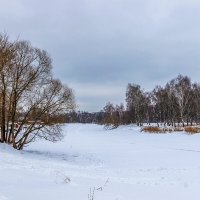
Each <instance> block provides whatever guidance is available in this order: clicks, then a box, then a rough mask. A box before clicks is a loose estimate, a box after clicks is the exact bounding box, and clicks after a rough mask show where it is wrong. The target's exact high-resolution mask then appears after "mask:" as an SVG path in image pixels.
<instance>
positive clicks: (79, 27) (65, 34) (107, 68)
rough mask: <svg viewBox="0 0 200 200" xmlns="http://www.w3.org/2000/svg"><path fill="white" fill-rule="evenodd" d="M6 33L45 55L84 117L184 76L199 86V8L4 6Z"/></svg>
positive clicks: (6, 2) (112, 2)
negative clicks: (132, 88) (130, 90)
mask: <svg viewBox="0 0 200 200" xmlns="http://www.w3.org/2000/svg"><path fill="white" fill-rule="evenodd" d="M0 25H1V26H0V27H1V29H0V31H1V32H4V31H6V32H7V33H8V34H9V35H10V37H11V38H13V39H16V38H17V37H18V36H19V37H20V39H25V40H30V41H31V42H32V44H33V45H34V46H37V47H40V48H43V49H46V50H47V51H48V52H49V53H50V55H51V57H52V59H53V66H54V69H53V71H54V74H55V76H56V77H57V78H60V79H61V80H62V81H63V82H64V83H66V84H68V86H69V87H71V88H73V89H74V91H75V94H76V100H77V104H78V105H79V109H80V110H86V111H99V110H100V109H101V108H102V107H103V106H104V105H105V104H106V102H108V101H111V102H113V103H120V102H124V99H125V92H126V86H127V84H128V83H137V84H140V85H141V86H142V88H144V89H146V90H151V89H153V88H154V86H155V85H158V84H161V85H164V84H165V83H166V82H167V81H168V80H170V79H171V78H174V77H176V76H177V75H178V74H180V73H181V74H183V75H188V76H190V77H191V79H192V80H193V81H199V82H200V1H199V0H0Z"/></svg>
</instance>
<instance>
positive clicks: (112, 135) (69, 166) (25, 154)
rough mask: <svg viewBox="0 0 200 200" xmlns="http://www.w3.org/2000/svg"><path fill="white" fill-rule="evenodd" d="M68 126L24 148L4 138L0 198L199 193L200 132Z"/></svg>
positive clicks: (134, 198)
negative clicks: (54, 137) (53, 138)
mask: <svg viewBox="0 0 200 200" xmlns="http://www.w3.org/2000/svg"><path fill="white" fill-rule="evenodd" d="M63 129H64V133H65V138H64V139H63V140H62V141H60V142H57V143H51V142H48V141H37V142H35V143H32V144H31V145H30V146H28V147H26V148H25V149H24V150H23V151H17V150H13V149H12V148H11V147H9V146H7V145H5V144H0V200H36V199H37V200H40V199H48V200H67V199H68V200H199V199H200V134H196V135H187V134H185V133H170V134H148V133H141V132H140V128H138V127H135V126H120V127H119V128H117V129H114V130H105V129H104V128H103V126H100V125H92V124H67V125H64V126H63ZM90 190H91V193H93V191H94V198H93V199H92V198H88V194H90Z"/></svg>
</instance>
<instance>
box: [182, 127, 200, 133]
mask: <svg viewBox="0 0 200 200" xmlns="http://www.w3.org/2000/svg"><path fill="white" fill-rule="evenodd" d="M185 132H187V133H189V134H195V133H200V127H196V126H188V127H185Z"/></svg>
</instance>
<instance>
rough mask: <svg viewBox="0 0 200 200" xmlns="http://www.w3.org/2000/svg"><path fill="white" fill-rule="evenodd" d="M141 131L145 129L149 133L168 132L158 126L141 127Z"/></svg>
mask: <svg viewBox="0 0 200 200" xmlns="http://www.w3.org/2000/svg"><path fill="white" fill-rule="evenodd" d="M141 131H144V132H147V133H165V132H166V131H165V130H164V129H163V128H160V127H158V126H145V127H143V128H142V129H141Z"/></svg>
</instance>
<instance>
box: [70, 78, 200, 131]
mask: <svg viewBox="0 0 200 200" xmlns="http://www.w3.org/2000/svg"><path fill="white" fill-rule="evenodd" d="M67 118H68V121H70V122H80V123H98V124H105V125H106V126H107V127H112V128H114V127H117V126H119V125H120V124H130V123H136V124H137V125H138V126H142V125H143V123H148V124H150V123H157V124H160V123H163V125H168V126H176V125H177V124H178V125H182V126H185V125H192V124H193V123H198V122H199V121H200V84H199V83H192V82H191V80H190V78H189V77H187V76H182V75H179V76H178V77H176V78H174V79H172V80H171V81H169V82H168V83H167V84H166V85H165V86H164V87H161V86H156V87H155V88H154V89H153V91H150V92H147V91H144V90H143V89H141V87H140V85H137V84H131V83H129V84H128V85H127V90H126V107H125V106H124V105H123V104H120V105H113V104H112V103H110V102H109V103H107V104H106V106H105V107H104V108H103V109H102V111H100V112H97V113H88V112H78V113H75V112H74V113H70V114H68V116H67Z"/></svg>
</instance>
